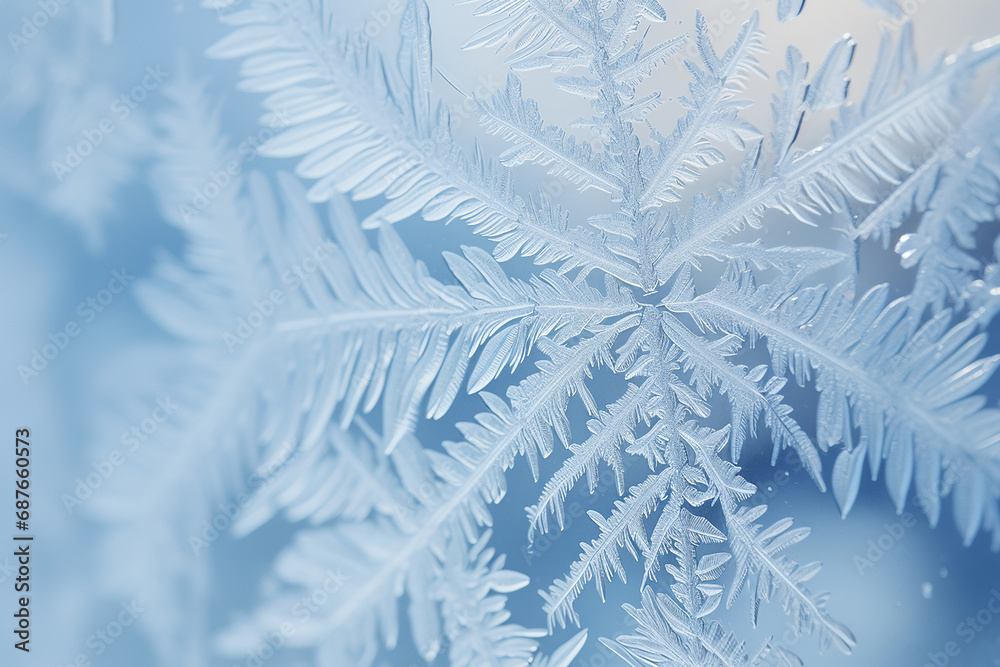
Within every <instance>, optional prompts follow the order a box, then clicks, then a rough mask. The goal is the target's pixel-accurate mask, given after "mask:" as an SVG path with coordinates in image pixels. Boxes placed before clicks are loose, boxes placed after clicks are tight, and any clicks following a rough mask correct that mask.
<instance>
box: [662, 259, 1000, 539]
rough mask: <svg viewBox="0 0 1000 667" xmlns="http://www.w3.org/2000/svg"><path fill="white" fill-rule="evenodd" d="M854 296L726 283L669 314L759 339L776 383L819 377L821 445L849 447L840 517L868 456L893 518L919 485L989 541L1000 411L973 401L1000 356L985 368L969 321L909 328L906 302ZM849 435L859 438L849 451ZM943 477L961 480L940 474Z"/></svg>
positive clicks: (946, 314) (966, 532) (968, 531)
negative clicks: (949, 501)
mask: <svg viewBox="0 0 1000 667" xmlns="http://www.w3.org/2000/svg"><path fill="white" fill-rule="evenodd" d="M853 294H854V288H853V285H852V284H851V282H849V281H848V282H843V283H840V284H839V285H837V286H835V287H834V288H832V289H830V290H827V289H825V288H818V287H817V288H800V289H796V288H795V286H794V285H788V284H787V283H785V282H776V283H771V284H768V285H765V286H763V287H757V286H756V285H755V284H754V282H753V281H752V279H750V278H748V277H745V276H744V277H738V276H736V275H734V274H733V273H730V274H729V276H728V277H727V278H726V279H725V280H724V281H723V283H722V284H721V285H720V286H719V287H718V288H716V289H715V290H713V291H712V292H709V293H707V294H704V295H701V296H698V297H696V298H695V299H694V300H693V301H690V302H688V303H687V304H680V303H675V304H672V305H671V308H673V309H676V310H684V311H686V312H688V313H690V314H691V315H692V316H693V317H694V318H695V319H696V320H697V321H699V323H701V324H702V326H704V327H707V328H713V329H717V328H721V329H723V330H726V331H737V332H739V333H741V334H745V335H749V336H751V337H753V338H756V337H762V338H765V339H766V340H767V344H768V348H769V350H770V352H771V357H772V361H773V366H774V369H775V372H776V373H777V374H778V375H784V374H786V373H790V374H792V375H793V376H794V377H795V378H796V380H797V381H798V382H799V384H804V383H805V381H806V380H807V379H808V378H809V377H810V375H811V374H812V372H813V371H815V372H816V387H817V389H818V391H819V395H820V404H819V408H818V417H817V421H818V425H817V427H818V438H819V442H820V443H821V446H823V447H831V446H834V445H837V444H841V443H842V444H843V445H844V447H845V449H844V450H843V451H842V452H841V453H840V454H839V456H838V458H837V463H836V466H835V468H834V475H833V480H834V484H833V487H834V493H835V495H836V497H837V500H838V502H839V503H840V505H841V508H842V510H843V512H844V513H845V514H846V513H847V511H848V510H850V508H851V506H852V505H853V503H854V500H855V498H856V496H857V493H858V489H859V485H860V482H861V472H862V466H863V465H864V461H865V457H866V455H867V459H868V463H869V468H870V469H871V473H872V478H873V479H875V478H876V477H877V475H878V473H879V470H880V469H881V464H882V460H883V459H885V461H886V483H887V485H888V487H889V492H890V494H891V495H892V498H893V500H894V501H895V502H896V505H897V507H898V508H900V511H902V510H901V508H902V507H903V504H904V503H905V501H906V497H907V494H908V491H909V488H910V484H911V481H912V480H914V477H915V479H916V485H917V498H918V499H919V501H920V503H921V505H922V507H923V508H924V511H925V512H926V513H927V515H928V517H929V518H930V519H931V521H932V522H936V521H937V517H938V513H939V504H940V497H941V496H942V495H943V494H944V493H947V491H948V489H949V487H950V486H951V485H955V487H956V489H955V490H956V494H960V495H961V497H962V498H963V499H967V500H968V501H969V502H963V503H959V504H957V505H956V511H959V512H960V517H959V521H958V524H959V526H960V528H961V530H962V533H963V537H964V538H965V540H966V541H967V542H968V541H971V539H972V538H973V537H974V535H975V533H976V532H977V530H978V529H979V527H980V525H981V524H982V523H983V520H984V518H985V519H986V520H987V524H986V525H985V527H986V528H989V529H990V530H993V531H994V534H995V531H996V528H997V527H998V526H997V524H996V518H995V517H996V516H997V512H996V502H997V495H996V491H995V489H996V484H997V481H998V480H1000V458H998V456H1000V454H998V451H997V446H998V443H1000V411H998V410H996V409H993V408H986V407H985V400H984V399H982V398H980V397H977V396H975V395H974V392H976V391H977V390H978V389H979V388H980V387H982V386H983V384H984V383H985V382H986V381H987V380H988V379H989V378H990V377H991V376H992V374H993V372H994V371H995V370H996V367H997V365H998V364H1000V356H996V355H994V356H987V357H982V356H981V352H982V350H983V347H984V345H985V343H986V339H985V336H984V335H983V334H976V331H975V330H976V326H975V324H974V322H972V321H968V320H966V321H960V322H957V323H954V324H953V323H952V319H953V318H952V314H951V313H950V311H947V310H945V311H941V312H939V313H938V314H937V315H935V316H934V317H933V318H931V319H929V320H927V321H926V322H925V323H924V324H922V325H920V326H919V328H916V329H914V327H913V324H912V322H911V320H910V318H909V317H908V312H909V309H908V307H907V304H906V299H905V298H904V299H899V300H896V301H893V302H892V303H888V287H887V286H886V285H881V286H878V287H875V288H872V289H871V290H870V291H869V292H867V293H866V294H865V295H864V296H862V297H861V298H860V299H858V300H857V301H856V302H855V301H854V298H853ZM793 297H794V298H793ZM855 428H857V429H859V430H860V433H861V439H860V440H859V441H858V442H857V443H856V444H855V442H854V429H855ZM949 470H960V471H962V472H959V473H958V474H957V477H956V475H954V474H948V475H944V473H945V472H946V471H949ZM943 475H944V480H943V479H942V476H943Z"/></svg>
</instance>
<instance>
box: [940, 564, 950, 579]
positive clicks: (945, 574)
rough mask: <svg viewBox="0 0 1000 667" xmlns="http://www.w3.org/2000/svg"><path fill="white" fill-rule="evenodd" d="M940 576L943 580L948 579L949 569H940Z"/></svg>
mask: <svg viewBox="0 0 1000 667" xmlns="http://www.w3.org/2000/svg"><path fill="white" fill-rule="evenodd" d="M938 574H939V575H941V578H942V579H944V578H945V577H947V576H948V568H946V567H942V568H941V569H940V570H939V571H938Z"/></svg>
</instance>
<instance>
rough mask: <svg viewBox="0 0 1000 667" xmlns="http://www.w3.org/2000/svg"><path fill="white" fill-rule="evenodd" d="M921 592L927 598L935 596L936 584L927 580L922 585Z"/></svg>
mask: <svg viewBox="0 0 1000 667" xmlns="http://www.w3.org/2000/svg"><path fill="white" fill-rule="evenodd" d="M920 592H921V593H922V594H923V596H924V599H925V600H930V599H931V598H932V597H934V584H932V583H931V582H929V581H925V582H924V583H923V584H921V586H920Z"/></svg>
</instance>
